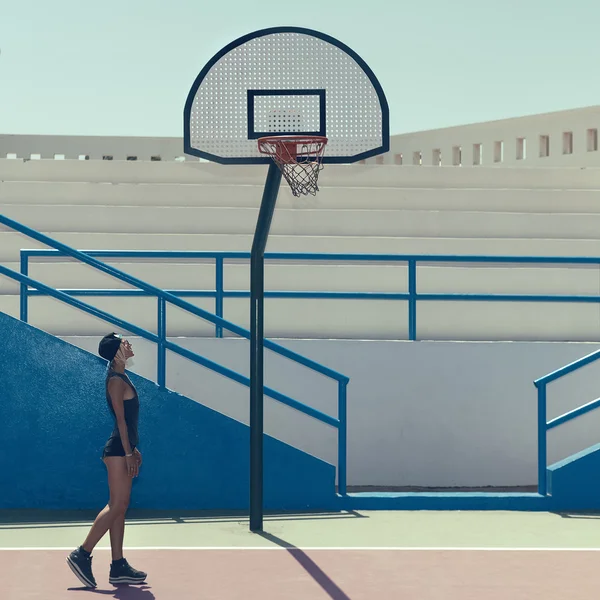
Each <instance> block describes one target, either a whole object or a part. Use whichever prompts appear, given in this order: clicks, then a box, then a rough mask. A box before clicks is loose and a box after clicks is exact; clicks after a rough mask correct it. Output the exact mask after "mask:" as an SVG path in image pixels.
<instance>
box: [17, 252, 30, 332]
mask: <svg viewBox="0 0 600 600" xmlns="http://www.w3.org/2000/svg"><path fill="white" fill-rule="evenodd" d="M21 275H27V276H29V255H28V254H27V252H25V251H23V250H21ZM19 302H20V307H21V321H23V322H24V323H27V319H28V314H27V313H28V310H27V309H28V305H29V286H28V285H27V284H26V283H22V284H21V285H20V293H19Z"/></svg>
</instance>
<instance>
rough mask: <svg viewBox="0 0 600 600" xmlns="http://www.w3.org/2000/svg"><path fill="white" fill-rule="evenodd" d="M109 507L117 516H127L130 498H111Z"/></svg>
mask: <svg viewBox="0 0 600 600" xmlns="http://www.w3.org/2000/svg"><path fill="white" fill-rule="evenodd" d="M108 506H109V508H110V510H111V512H113V511H114V512H115V513H116V514H123V515H124V514H125V513H126V512H127V509H128V508H129V498H128V497H117V498H111V499H110V500H109V501H108Z"/></svg>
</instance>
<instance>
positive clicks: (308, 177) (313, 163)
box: [258, 135, 327, 196]
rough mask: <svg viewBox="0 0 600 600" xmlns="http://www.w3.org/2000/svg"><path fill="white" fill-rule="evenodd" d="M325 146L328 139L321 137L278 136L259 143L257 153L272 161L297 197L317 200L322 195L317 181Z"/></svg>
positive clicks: (265, 138) (261, 139)
mask: <svg viewBox="0 0 600 600" xmlns="http://www.w3.org/2000/svg"><path fill="white" fill-rule="evenodd" d="M326 145H327V138H326V137H321V136H306V135H304V136H298V135H277V136H271V137H263V138H260V139H259V140H258V150H259V151H260V152H261V153H262V154H266V155H267V156H270V157H271V158H272V159H273V161H274V162H275V164H276V165H277V166H278V167H279V170H280V171H281V173H282V174H283V176H284V177H285V179H286V181H287V182H288V183H289V184H290V188H292V194H294V196H300V194H305V195H306V194H312V195H313V196H314V195H316V193H317V192H318V191H319V187H318V185H317V180H318V178H319V172H320V171H321V169H322V168H323V163H322V158H323V152H324V150H325V146H326Z"/></svg>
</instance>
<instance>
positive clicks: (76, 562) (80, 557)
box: [67, 546, 96, 588]
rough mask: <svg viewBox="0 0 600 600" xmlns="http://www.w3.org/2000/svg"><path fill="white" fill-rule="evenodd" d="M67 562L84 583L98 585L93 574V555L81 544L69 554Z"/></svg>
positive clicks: (92, 585) (93, 586)
mask: <svg viewBox="0 0 600 600" xmlns="http://www.w3.org/2000/svg"><path fill="white" fill-rule="evenodd" d="M67 564H68V565H69V567H71V571H73V573H75V575H76V576H77V578H78V579H79V581H81V583H83V585H85V586H86V587H91V588H95V587H96V580H95V579H94V575H93V574H92V557H91V555H90V554H88V553H87V552H86V551H85V550H84V549H83V548H82V547H81V546H79V548H77V549H76V550H73V552H71V554H69V556H67Z"/></svg>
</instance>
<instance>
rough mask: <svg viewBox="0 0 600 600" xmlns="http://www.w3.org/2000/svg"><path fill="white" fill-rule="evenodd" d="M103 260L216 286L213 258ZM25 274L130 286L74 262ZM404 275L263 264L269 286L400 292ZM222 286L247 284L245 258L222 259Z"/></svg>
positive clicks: (395, 270) (166, 284)
mask: <svg viewBox="0 0 600 600" xmlns="http://www.w3.org/2000/svg"><path fill="white" fill-rule="evenodd" d="M38 260H39V259H38ZM44 260H47V259H44ZM106 262H108V263H109V264H111V265H113V266H115V267H116V268H117V269H120V270H121V271H125V272H126V273H129V274H131V275H133V276H134V277H137V278H139V279H141V280H142V281H145V282H147V283H150V284H152V285H155V286H156V287H159V288H161V289H196V290H214V289H215V267H214V261H213V262H212V263H206V262H203V263H198V262H195V261H189V262H188V263H181V262H175V263H172V262H169V263H165V262H155V261H153V260H151V259H148V260H146V261H144V262H137V263H133V262H119V261H117V260H110V261H106ZM4 266H6V267H8V268H10V269H13V270H15V271H18V270H19V263H5V264H4ZM29 275H30V276H31V277H32V278H33V279H37V280H38V281H42V282H43V283H45V284H47V285H51V286H52V287H56V288H61V289H94V288H104V289H132V286H130V285H129V284H127V283H124V282H122V281H120V280H118V279H115V278H114V277H111V276H110V275H107V274H105V273H102V272H101V271H98V270H96V269H93V268H92V267H89V266H87V265H85V264H82V263H77V262H42V263H34V262H30V265H29ZM406 281H407V269H406V267H405V266H404V265H398V266H393V265H381V264H369V265H360V264H351V265H350V264H343V263H342V264H310V263H306V264H296V263H281V262H278V263H270V262H267V264H266V266H265V289H271V290H306V291H315V290H322V291H360V292H402V291H405V290H406V289H407V286H406ZM224 287H225V289H226V290H249V289H250V266H249V261H247V262H246V264H240V263H227V262H226V263H225V268H224ZM0 293H4V294H18V293H19V283H18V282H16V281H13V280H9V279H7V278H0Z"/></svg>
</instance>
